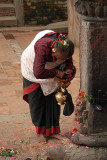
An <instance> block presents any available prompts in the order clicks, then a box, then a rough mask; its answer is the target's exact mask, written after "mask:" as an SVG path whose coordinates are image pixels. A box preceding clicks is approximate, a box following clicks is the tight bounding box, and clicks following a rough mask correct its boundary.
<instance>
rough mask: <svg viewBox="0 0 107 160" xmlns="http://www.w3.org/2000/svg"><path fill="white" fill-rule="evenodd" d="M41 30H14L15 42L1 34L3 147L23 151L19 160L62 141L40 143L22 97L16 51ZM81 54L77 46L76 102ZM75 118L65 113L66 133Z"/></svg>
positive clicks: (0, 141) (0, 139)
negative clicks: (16, 31) (18, 31)
mask: <svg viewBox="0 0 107 160" xmlns="http://www.w3.org/2000/svg"><path fill="white" fill-rule="evenodd" d="M37 32H38V31H37ZM37 32H35V31H34V32H28V33H27V32H25V33H12V34H13V36H14V38H15V41H12V40H6V39H5V37H4V36H3V34H2V33H0V147H6V148H14V149H16V150H18V151H19V153H20V154H19V155H17V157H16V159H17V160H23V159H25V158H27V157H30V158H32V160H33V159H35V157H36V154H38V153H40V154H43V153H44V152H46V148H47V147H50V146H51V145H52V144H54V143H58V140H57V141H56V140H55V139H54V140H49V142H48V144H46V145H43V144H39V143H37V141H36V133H35V127H34V126H33V124H32V122H31V119H30V113H29V106H28V104H27V103H26V102H24V101H23V100H22V76H21V72H20V69H21V68H20V59H19V57H18V55H17V53H16V52H18V50H20V49H22V50H23V49H25V48H26V47H27V45H28V44H29V43H30V42H31V40H32V39H33V38H34V37H35V35H36V34H37ZM12 43H14V44H12ZM16 44H17V45H16ZM13 45H14V47H13ZM15 45H16V46H15ZM18 45H19V46H18ZM17 46H18V48H17ZM15 47H16V48H15ZM78 57H79V50H78V49H76V50H75V54H74V64H75V66H76V67H77V68H78V69H77V74H76V77H75V78H74V80H73V81H72V82H71V85H70V86H69V88H68V90H69V91H70V92H71V94H72V96H73V101H74V103H75V99H76V96H77V94H78V90H79V83H80V82H79V81H80V80H79V64H78V62H79V58H78ZM62 110H63V106H62ZM73 119H74V114H73V115H71V116H70V117H65V116H63V115H62V113H61V118H60V126H61V134H62V135H63V134H64V133H65V132H67V131H70V130H72V128H73ZM20 141H23V142H27V144H26V143H20ZM2 159H3V158H2Z"/></svg>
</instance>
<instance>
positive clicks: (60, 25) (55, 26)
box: [46, 21, 68, 33]
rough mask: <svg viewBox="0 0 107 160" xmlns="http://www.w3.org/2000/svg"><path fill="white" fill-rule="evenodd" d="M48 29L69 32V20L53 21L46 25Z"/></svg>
mask: <svg viewBox="0 0 107 160" xmlns="http://www.w3.org/2000/svg"><path fill="white" fill-rule="evenodd" d="M46 29H51V30H54V31H55V32H60V33H68V21H61V22H56V23H51V24H49V25H47V26H46Z"/></svg>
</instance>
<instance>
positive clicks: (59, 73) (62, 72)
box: [56, 70, 65, 78]
mask: <svg viewBox="0 0 107 160" xmlns="http://www.w3.org/2000/svg"><path fill="white" fill-rule="evenodd" d="M56 71H57V75H56V76H57V77H59V78H63V77H64V75H65V72H64V71H60V70H56Z"/></svg>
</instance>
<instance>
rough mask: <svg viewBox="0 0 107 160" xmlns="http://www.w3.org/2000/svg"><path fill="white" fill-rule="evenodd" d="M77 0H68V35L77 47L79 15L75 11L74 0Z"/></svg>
mask: <svg viewBox="0 0 107 160" xmlns="http://www.w3.org/2000/svg"><path fill="white" fill-rule="evenodd" d="M76 1H77V0H68V1H67V3H68V4H67V5H68V35H69V39H71V40H72V41H73V42H74V44H75V46H77V47H79V33H80V16H79V15H78V14H77V13H76V11H75V6H74V5H75V2H76Z"/></svg>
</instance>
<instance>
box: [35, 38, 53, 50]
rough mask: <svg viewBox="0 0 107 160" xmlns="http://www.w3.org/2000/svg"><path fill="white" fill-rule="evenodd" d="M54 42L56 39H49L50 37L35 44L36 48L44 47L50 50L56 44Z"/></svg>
mask: <svg viewBox="0 0 107 160" xmlns="http://www.w3.org/2000/svg"><path fill="white" fill-rule="evenodd" d="M54 41H55V40H54V39H52V38H49V37H46V38H41V39H39V40H38V41H37V42H36V43H35V48H37V47H42V46H43V47H49V48H50V46H51V44H52V42H54Z"/></svg>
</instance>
